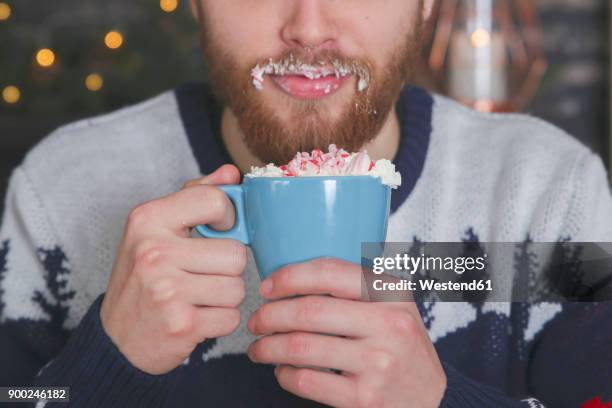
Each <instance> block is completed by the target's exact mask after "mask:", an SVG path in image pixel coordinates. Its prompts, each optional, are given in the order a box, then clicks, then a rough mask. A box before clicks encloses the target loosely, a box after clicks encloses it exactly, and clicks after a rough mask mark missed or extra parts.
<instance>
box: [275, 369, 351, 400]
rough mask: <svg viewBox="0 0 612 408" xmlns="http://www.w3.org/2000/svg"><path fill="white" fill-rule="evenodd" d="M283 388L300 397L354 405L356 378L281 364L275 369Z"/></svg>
mask: <svg viewBox="0 0 612 408" xmlns="http://www.w3.org/2000/svg"><path fill="white" fill-rule="evenodd" d="M274 374H275V375H276V379H277V380H278V383H279V384H280V386H281V387H282V388H284V389H285V390H287V391H289V392H290V393H292V394H295V395H297V396H299V397H302V398H306V399H309V400H312V401H316V402H320V403H322V404H327V405H331V406H334V407H354V406H356V404H357V401H356V386H355V380H354V379H353V378H350V377H346V376H343V375H338V374H332V373H327V372H323V371H317V370H313V369H310V368H296V367H291V366H287V365H281V366H279V367H277V368H276V369H275V370H274Z"/></svg>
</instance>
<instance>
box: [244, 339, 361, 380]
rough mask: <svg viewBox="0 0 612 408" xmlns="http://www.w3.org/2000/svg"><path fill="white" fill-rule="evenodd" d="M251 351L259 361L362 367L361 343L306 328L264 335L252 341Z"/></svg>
mask: <svg viewBox="0 0 612 408" xmlns="http://www.w3.org/2000/svg"><path fill="white" fill-rule="evenodd" d="M248 355H249V358H250V359H251V360H252V361H254V362H256V363H267V364H290V365H296V366H313V367H321V368H331V369H336V370H341V371H345V372H350V373H353V374H357V373H359V372H360V371H362V370H363V366H362V362H363V358H362V352H361V346H360V345H359V344H358V343H357V342H356V341H355V340H350V339H346V338H342V337H337V336H325V335H321V334H314V333H306V332H293V333H289V334H274V335H271V336H264V337H262V338H260V339H259V340H257V341H255V342H253V343H251V345H250V346H249V349H248Z"/></svg>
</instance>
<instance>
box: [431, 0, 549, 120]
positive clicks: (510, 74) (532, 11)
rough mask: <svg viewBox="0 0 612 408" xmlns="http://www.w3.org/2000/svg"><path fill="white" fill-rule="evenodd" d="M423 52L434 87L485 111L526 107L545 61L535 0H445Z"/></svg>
mask: <svg viewBox="0 0 612 408" xmlns="http://www.w3.org/2000/svg"><path fill="white" fill-rule="evenodd" d="M425 50H426V51H427V53H426V55H425V62H426V63H427V66H428V67H429V70H428V72H430V73H431V74H433V81H434V83H435V85H436V89H437V90H439V91H440V92H443V93H446V94H447V95H449V96H451V97H452V98H454V99H456V100H459V101H461V102H463V103H465V104H466V105H469V106H471V107H473V108H474V109H476V110H480V111H485V112H492V111H498V112H511V111H520V110H522V109H524V108H525V107H526V106H527V104H528V103H529V101H530V100H531V99H532V97H533V96H534V94H535V92H536V91H537V88H538V86H539V85H540V81H541V79H542V76H543V75H544V73H545V71H546V65H547V63H546V60H545V58H544V55H543V52H542V27H541V25H540V22H539V18H538V11H537V9H536V6H535V3H534V1H533V0H441V1H439V2H438V3H437V5H436V8H435V10H434V12H433V16H432V18H431V19H430V20H429V23H428V25H427V30H426V32H425ZM427 54H428V55H427Z"/></svg>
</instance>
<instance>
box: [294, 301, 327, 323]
mask: <svg viewBox="0 0 612 408" xmlns="http://www.w3.org/2000/svg"><path fill="white" fill-rule="evenodd" d="M322 310H323V303H322V302H321V300H320V299H319V298H318V297H316V296H306V297H304V298H302V299H301V300H300V306H299V310H298V314H297V319H298V321H299V322H300V323H301V324H303V325H305V326H306V327H309V325H312V324H315V323H317V322H318V321H320V320H321V313H322Z"/></svg>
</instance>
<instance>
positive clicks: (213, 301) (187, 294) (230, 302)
mask: <svg viewBox="0 0 612 408" xmlns="http://www.w3.org/2000/svg"><path fill="white" fill-rule="evenodd" d="M177 286H178V289H177V294H178V296H180V298H181V299H182V300H184V301H186V302H188V303H190V304H192V305H197V306H217V307H238V305H240V303H242V301H243V300H244V295H245V284H244V280H243V279H242V278H239V277H233V276H219V275H194V274H183V277H182V278H180V279H179V281H178V283H177Z"/></svg>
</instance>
